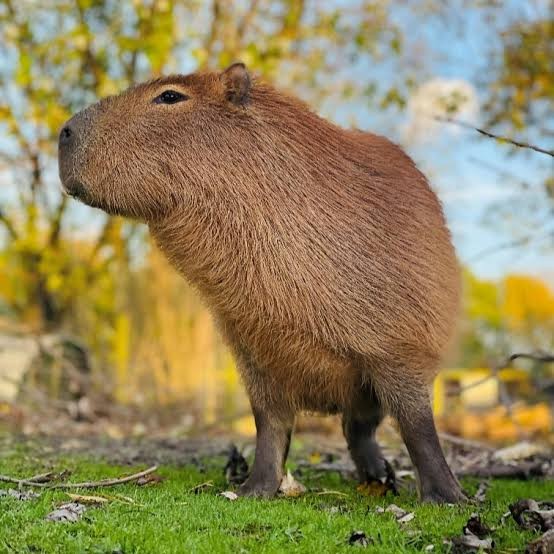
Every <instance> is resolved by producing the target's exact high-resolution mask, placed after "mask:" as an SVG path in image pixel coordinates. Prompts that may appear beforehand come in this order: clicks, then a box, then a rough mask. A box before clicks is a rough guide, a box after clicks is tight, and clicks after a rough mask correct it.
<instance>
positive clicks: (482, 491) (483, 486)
mask: <svg viewBox="0 0 554 554" xmlns="http://www.w3.org/2000/svg"><path fill="white" fill-rule="evenodd" d="M488 489H489V482H488V481H481V482H480V483H479V486H478V487H477V491H476V492H475V494H474V495H473V499H474V500H476V501H477V502H484V501H485V500H486V498H487V490H488Z"/></svg>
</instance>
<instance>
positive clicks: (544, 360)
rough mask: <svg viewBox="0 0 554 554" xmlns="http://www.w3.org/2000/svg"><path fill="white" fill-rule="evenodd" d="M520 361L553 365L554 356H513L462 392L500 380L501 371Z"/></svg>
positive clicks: (525, 354)
mask: <svg viewBox="0 0 554 554" xmlns="http://www.w3.org/2000/svg"><path fill="white" fill-rule="evenodd" d="M518 359H526V360H535V361H537V362H541V363H551V362H554V354H533V353H528V352H520V353H516V354H511V355H510V356H508V357H507V358H506V359H505V360H503V361H502V362H500V363H498V364H496V365H494V366H493V367H492V368H491V373H490V375H487V376H486V377H483V378H482V379H478V380H477V381H473V383H469V384H468V385H466V386H465V387H462V388H461V390H462V391H466V390H469V389H473V388H475V387H478V386H479V385H482V384H483V383H486V382H488V381H490V380H491V379H498V373H499V372H500V370H501V369H505V368H507V367H510V366H511V365H512V363H513V362H514V361H515V360H518Z"/></svg>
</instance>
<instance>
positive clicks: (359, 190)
mask: <svg viewBox="0 0 554 554" xmlns="http://www.w3.org/2000/svg"><path fill="white" fill-rule="evenodd" d="M168 89H171V90H175V91H177V92H181V93H183V94H186V95H187V96H188V97H189V99H188V100H186V101H183V102H179V103H177V104H174V105H160V104H153V103H152V100H153V99H154V98H155V97H156V96H157V95H159V94H160V93H161V92H162V91H164V90H168ZM68 125H69V127H70V128H71V130H72V136H74V137H75V138H72V139H71V144H68V145H65V146H63V145H62V146H60V175H61V178H62V182H63V183H64V186H65V188H66V189H67V190H68V191H69V192H70V193H72V194H74V195H75V196H78V197H79V198H80V199H81V200H83V201H85V202H86V203H88V204H90V205H92V206H96V207H100V208H102V209H104V210H106V211H108V212H110V213H117V214H123V215H128V216H131V217H136V218H140V219H143V220H145V221H146V222H147V223H148V225H149V227H150V230H151V233H152V235H153V236H154V238H155V240H156V242H157V243H158V245H159V247H160V248H161V250H162V251H163V252H164V253H165V255H166V256H167V257H168V258H169V260H170V261H171V262H172V264H173V265H174V266H175V267H176V268H177V269H178V270H179V271H180V272H181V273H182V274H183V275H184V276H185V277H186V278H187V279H188V280H189V281H190V282H191V283H193V284H194V285H195V286H196V287H197V288H198V289H199V291H200V292H201V294H202V295H203V297H204V298H205V300H206V302H207V303H208V305H209V306H210V308H211V310H212V312H213V314H214V316H215V317H216V319H217V321H218V323H219V325H220V328H221V331H222V333H223V335H224V336H225V337H226V339H227V340H228V342H229V344H230V345H231V347H232V349H233V351H234V352H235V355H236V357H237V360H238V363H239V367H240V369H241V373H242V376H243V379H244V382H245V385H246V388H247V390H248V393H249V396H250V398H251V402H252V405H253V409H254V413H255V415H256V413H258V417H257V423H259V425H258V441H263V440H264V439H263V437H262V438H260V435H263V433H261V429H262V428H263V426H264V425H266V426H270V427H271V426H272V425H273V423H268V422H267V421H270V422H275V421H276V422H283V429H288V428H289V427H290V424H289V423H286V424H285V423H284V422H290V419H291V417H292V419H293V418H294V414H295V413H296V412H297V411H298V410H303V409H307V410H316V411H321V412H330V411H339V412H342V413H344V414H345V418H346V414H350V417H352V418H354V417H356V418H358V419H359V418H360V417H362V419H363V413H364V409H365V408H364V406H366V405H369V404H371V405H372V406H377V407H378V411H379V413H381V412H383V413H390V414H392V415H393V416H395V417H397V418H398V419H399V423H400V428H401V431H402V432H403V435H404V436H405V435H406V433H409V431H408V428H409V427H410V425H409V420H410V419H411V420H417V419H418V415H421V418H422V421H423V420H425V422H426V423H424V425H426V426H428V425H431V427H432V431H433V433H434V426H433V424H432V418H431V420H430V424H429V422H428V421H429V417H428V416H429V401H428V395H427V387H428V384H429V383H430V381H431V380H432V378H433V376H434V375H435V373H436V371H437V369H438V366H439V361H440V359H441V355H442V353H443V351H444V349H445V347H446V345H447V344H448V343H449V341H450V339H451V337H452V334H453V329H454V321H455V316H456V313H457V308H458V302H459V275H458V266H457V262H456V258H455V254H454V250H453V248H452V244H451V241H450V235H449V233H448V230H447V228H446V225H445V221H444V217H443V213H442V209H441V206H440V203H439V201H438V200H437V197H436V195H435V194H434V193H433V192H432V190H431V189H430V187H429V184H428V182H427V180H426V179H425V177H424V176H423V175H422V173H421V172H420V171H419V170H418V169H417V167H416V166H415V164H414V163H413V162H412V160H411V159H410V158H409V157H408V156H407V155H406V154H405V153H404V152H403V151H402V150H401V149H400V148H399V147H398V146H396V145H394V144H392V143H391V142H390V141H388V140H387V139H385V138H383V137H380V136H377V135H373V134H370V133H362V132H360V131H348V130H344V129H341V128H339V127H337V126H335V125H333V124H331V123H329V122H328V121H325V120H324V119H321V118H320V117H318V116H317V115H316V114H315V113H313V112H312V111H311V110H310V109H309V108H308V107H307V106H306V105H305V104H304V103H302V102H301V101H299V100H297V99H295V98H293V97H291V96H288V95H286V94H284V93H282V92H280V91H277V90H275V89H274V88H272V87H271V86H269V85H267V84H264V83H262V82H258V81H255V82H253V83H252V82H251V81H250V77H249V75H248V73H247V72H246V70H245V69H244V67H243V66H241V65H234V66H231V68H229V69H228V70H227V71H226V72H224V73H221V74H220V73H205V74H194V75H189V76H170V77H167V78H162V79H157V80H154V81H150V82H148V83H145V84H142V85H138V86H136V87H133V88H131V89H129V90H127V91H126V92H124V93H123V94H121V95H119V96H117V97H114V98H107V99H105V100H102V101H101V102H100V103H98V104H96V105H95V106H92V107H90V108H88V109H87V110H85V111H84V112H81V113H80V114H78V115H76V116H75V117H74V118H73V119H72V120H70V122H69V124H68ZM364 398H365V399H366V400H364ZM359 406H361V408H359ZM360 413H362V416H360V415H359V414H360ZM356 414H358V415H356ZM264 418H265V419H264ZM262 419H263V420H264V421H265V420H267V421H266V423H264V421H262ZM258 420H260V421H259V422H258ZM378 421H380V418H378V420H377V421H376V423H375V424H372V425H371V428H374V427H375V425H376V424H378ZM403 422H405V424H404V425H403ZM275 425H276V424H275ZM275 433H278V430H277V431H275ZM275 433H274V435H275ZM345 433H346V431H345ZM289 434H290V431H289ZM281 435H282V437H285V438H282V440H278V439H276V438H275V436H273V439H271V440H269V439H268V440H269V442H267V441H266V442H264V443H263V444H260V442H259V444H258V448H259V452H258V451H257V457H260V458H262V457H263V456H269V454H267V452H266V453H265V454H261V451H262V450H263V449H265V450H268V448H269V449H270V450H271V448H270V446H268V444H269V443H271V441H272V440H273V442H274V443H278V444H279V446H278V447H277V450H278V451H279V452H280V451H281V450H283V449H285V447H286V444H285V443H287V439H286V436H287V433H286V432H283V433H281ZM347 438H348V434H347ZM406 438H407V437H406V436H405V439H406ZM431 441H434V439H433V438H432V439H431ZM408 442H409V440H407V443H408ZM281 443H282V444H281ZM349 443H350V440H349ZM437 444H438V443H437ZM414 448H416V449H417V447H414ZM430 449H431V450H433V451H434V450H436V448H434V447H430ZM410 453H411V454H412V458H413V459H414V458H418V455H416V454H414V452H410ZM439 453H440V449H439ZM285 454H286V453H285ZM435 455H436V454H433V456H435ZM440 456H442V453H440ZM269 457H270V458H271V456H269ZM278 457H279V456H278V455H277V458H278ZM274 458H275V456H274ZM421 458H422V459H423V458H425V454H421ZM272 459H273V458H272ZM275 463H276V464H277V462H275ZM279 463H280V462H279ZM414 463H416V465H417V460H416V459H414ZM422 463H423V462H422ZM441 463H442V462H441ZM258 465H260V464H258ZM427 465H428V464H427ZM260 467H261V466H260ZM418 470H419V472H420V473H421V471H423V470H422V468H419V467H418ZM275 471H276V472H277V473H279V470H275ZM260 472H261V470H260ZM254 473H256V470H255V471H254ZM260 475H261V473H260ZM277 477H278V475H277ZM259 478H260V479H261V480H264V479H265V480H266V481H267V479H268V477H267V475H265V474H264V475H263V476H261V477H259ZM445 479H446V478H445ZM447 480H448V479H447ZM453 483H454V484H453ZM454 486H457V484H455V482H454V481H453V482H452V483H449V484H448V487H450V488H452V487H454ZM448 487H447V488H448ZM436 488H437V487H434V489H433V490H435V489H436ZM438 488H439V489H440V487H438ZM423 489H425V487H423ZM435 492H436V491H435ZM423 493H425V491H423ZM441 495H442V497H444V496H445V494H443V493H442V492H440V494H439V493H437V494H435V496H436V497H441ZM456 495H457V493H456V494H454V496H455V497H456ZM424 496H426V495H425V494H424ZM427 496H429V497H433V494H428V495H427ZM446 496H448V495H446ZM437 499H438V500H441V499H445V498H437ZM447 499H448V500H451V498H447ZM455 499H457V498H454V500H455Z"/></svg>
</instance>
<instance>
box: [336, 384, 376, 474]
mask: <svg viewBox="0 0 554 554" xmlns="http://www.w3.org/2000/svg"><path fill="white" fill-rule="evenodd" d="M382 419H383V413H382V410H381V406H380V405H379V403H378V401H377V399H376V398H375V397H371V396H370V394H368V395H364V398H361V399H360V400H359V401H358V402H357V403H356V404H355V405H354V406H353V407H352V408H351V409H350V410H348V411H345V412H344V413H343V416H342V430H343V432H344V436H345V438H346V442H347V444H348V450H349V451H350V455H351V456H352V461H353V462H354V464H355V466H356V470H357V472H358V478H359V480H360V482H361V483H369V482H371V481H375V480H378V479H381V478H383V477H385V476H386V474H387V472H386V468H385V460H384V458H383V455H382V454H381V449H380V448H379V445H378V444H377V441H376V440H375V431H376V430H377V427H378V425H379V423H381V420H382Z"/></svg>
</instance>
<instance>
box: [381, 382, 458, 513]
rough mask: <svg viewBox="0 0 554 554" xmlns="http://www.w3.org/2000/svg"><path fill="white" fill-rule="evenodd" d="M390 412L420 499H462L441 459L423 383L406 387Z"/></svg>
mask: <svg viewBox="0 0 554 554" xmlns="http://www.w3.org/2000/svg"><path fill="white" fill-rule="evenodd" d="M410 385H413V384H410ZM391 411H392V412H393V413H392V415H394V416H395V417H396V419H397V421H398V425H399V427H400V433H401V435H402V438H403V439H404V443H405V444H406V447H407V449H408V452H409V454H410V458H411V459H412V462H413V464H414V466H415V470H416V475H417V480H418V489H419V495H420V498H421V499H422V500H424V501H429V502H437V503H456V502H460V501H462V500H465V499H466V497H465V495H464V494H463V492H462V490H461V488H460V484H459V483H458V481H457V480H456V478H455V477H454V475H453V474H452V472H451V471H450V468H449V467H448V464H447V463H446V460H445V458H444V454H443V452H442V448H441V445H440V443H439V438H438V436H437V430H436V428H435V422H434V420H433V412H432V410H431V403H430V399H429V394H428V393H427V389H426V386H424V385H423V386H406V387H405V388H404V389H403V391H402V393H401V394H398V395H397V397H396V399H395V401H394V405H393V406H391Z"/></svg>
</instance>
